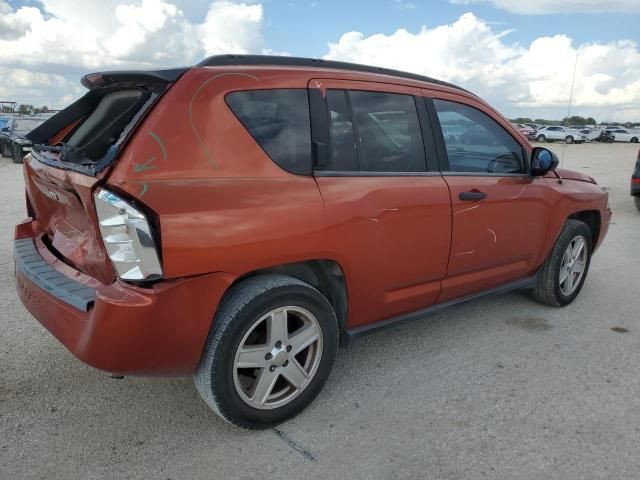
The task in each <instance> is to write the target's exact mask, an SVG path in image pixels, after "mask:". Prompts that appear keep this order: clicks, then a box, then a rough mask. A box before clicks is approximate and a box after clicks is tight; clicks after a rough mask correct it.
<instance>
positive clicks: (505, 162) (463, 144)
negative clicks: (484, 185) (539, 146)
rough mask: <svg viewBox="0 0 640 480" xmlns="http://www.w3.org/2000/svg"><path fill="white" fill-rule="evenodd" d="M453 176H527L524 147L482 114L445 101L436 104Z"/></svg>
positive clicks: (474, 109) (437, 101) (464, 106)
mask: <svg viewBox="0 0 640 480" xmlns="http://www.w3.org/2000/svg"><path fill="white" fill-rule="evenodd" d="M433 103H434V105H435V108H436V112H437V114H438V120H439V122H440V127H441V129H442V135H443V137H444V143H445V147H446V150H447V158H448V160H449V168H448V171H450V172H466V173H471V174H473V173H496V174H504V173H524V172H525V163H524V157H523V152H522V146H521V145H520V143H518V142H517V141H516V140H515V139H514V138H513V137H512V136H511V135H509V133H507V131H506V130H505V129H504V128H503V127H502V126H500V124H498V122H496V121H495V120H493V119H492V118H491V117H489V116H488V115H487V114H485V113H483V112H481V111H480V110H478V109H476V108H473V107H470V106H467V105H463V104H461V103H456V102H449V101H446V100H437V99H435V100H434V101H433Z"/></svg>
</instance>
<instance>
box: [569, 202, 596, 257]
mask: <svg viewBox="0 0 640 480" xmlns="http://www.w3.org/2000/svg"><path fill="white" fill-rule="evenodd" d="M568 219H574V220H580V221H581V222H584V223H586V224H587V226H588V227H589V230H591V244H592V245H593V246H594V248H595V246H596V245H597V244H598V240H599V238H600V225H601V221H602V220H601V218H600V212H599V211H598V210H582V211H579V212H574V213H572V214H571V215H569V217H568V218H567V220H568Z"/></svg>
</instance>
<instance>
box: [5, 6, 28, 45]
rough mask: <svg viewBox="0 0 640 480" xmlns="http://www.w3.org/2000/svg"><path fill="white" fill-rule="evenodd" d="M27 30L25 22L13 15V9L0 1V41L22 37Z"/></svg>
mask: <svg viewBox="0 0 640 480" xmlns="http://www.w3.org/2000/svg"><path fill="white" fill-rule="evenodd" d="M27 28H28V24H27V22H25V21H24V20H23V19H21V18H19V17H18V16H17V15H16V14H15V13H13V9H12V8H11V6H10V5H9V4H8V3H7V2H5V1H4V0H0V39H6V40H11V39H14V38H18V37H20V36H22V35H24V33H25V32H26V31H27Z"/></svg>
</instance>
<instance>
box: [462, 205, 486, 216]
mask: <svg viewBox="0 0 640 480" xmlns="http://www.w3.org/2000/svg"><path fill="white" fill-rule="evenodd" d="M479 206H480V205H474V206H473V207H469V208H465V209H464V210H458V211H457V212H456V215H457V214H458V213H464V212H468V211H469V210H473V209H474V208H478V207H479Z"/></svg>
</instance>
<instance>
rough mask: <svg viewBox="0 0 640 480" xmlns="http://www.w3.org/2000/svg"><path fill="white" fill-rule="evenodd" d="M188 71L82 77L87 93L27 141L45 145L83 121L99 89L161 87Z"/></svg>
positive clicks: (117, 73) (92, 74)
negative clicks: (56, 135) (77, 122)
mask: <svg viewBox="0 0 640 480" xmlns="http://www.w3.org/2000/svg"><path fill="white" fill-rule="evenodd" d="M187 70H189V69H188V68H173V69H170V70H155V71H137V70H122V71H115V72H99V73H90V74H88V75H85V76H84V77H82V78H81V79H80V82H81V83H82V85H84V86H85V87H86V88H88V89H89V92H88V93H86V94H85V95H84V96H83V97H82V98H80V99H79V100H76V101H75V102H74V103H72V104H71V105H69V106H68V107H67V108H65V109H63V110H60V111H59V112H58V113H56V114H55V115H54V116H52V117H51V118H49V119H48V120H47V121H46V122H44V123H42V124H41V125H39V126H38V127H36V128H34V129H33V130H32V131H31V132H29V133H28V134H27V135H26V138H28V139H29V140H31V141H32V142H33V143H34V144H42V143H46V142H47V140H49V139H50V138H51V137H53V136H54V135H55V134H56V133H58V132H59V131H60V130H62V129H63V128H64V127H66V126H67V125H69V124H70V123H73V122H75V121H76V120H78V119H80V118H82V117H83V116H85V115H86V114H87V112H89V111H91V109H92V108H93V106H94V105H95V103H96V100H97V99H98V98H100V97H101V96H102V92H101V89H102V88H108V87H120V86H122V87H143V86H144V87H149V86H154V85H158V86H161V87H164V85H166V84H167V83H172V82H175V81H176V80H178V78H180V77H181V76H182V74H184V73H185V72H186V71H187Z"/></svg>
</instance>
